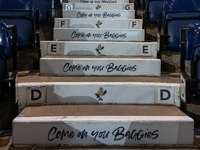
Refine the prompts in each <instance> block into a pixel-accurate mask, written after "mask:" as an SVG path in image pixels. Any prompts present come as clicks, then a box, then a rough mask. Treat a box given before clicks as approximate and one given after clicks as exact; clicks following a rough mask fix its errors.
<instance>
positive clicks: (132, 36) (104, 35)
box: [54, 28, 145, 42]
mask: <svg viewBox="0 0 200 150" xmlns="http://www.w3.org/2000/svg"><path fill="white" fill-rule="evenodd" d="M144 39H145V37H144V30H143V29H109V30H107V29H90V28H79V29H72V28H54V40H55V41H113V42H114V41H118V42H126V41H127V42H135V41H137V42H143V41H144Z"/></svg>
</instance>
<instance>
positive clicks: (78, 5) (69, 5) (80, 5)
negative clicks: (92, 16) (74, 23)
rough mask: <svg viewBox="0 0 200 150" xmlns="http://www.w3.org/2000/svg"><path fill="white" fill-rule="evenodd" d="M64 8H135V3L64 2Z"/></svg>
mask: <svg viewBox="0 0 200 150" xmlns="http://www.w3.org/2000/svg"><path fill="white" fill-rule="evenodd" d="M62 10H119V11H120V10H134V3H116V4H110V3H109V4H106V3H101V4H93V3H89V4H85V3H84V4H83V3H75V4H73V3H63V5H62Z"/></svg>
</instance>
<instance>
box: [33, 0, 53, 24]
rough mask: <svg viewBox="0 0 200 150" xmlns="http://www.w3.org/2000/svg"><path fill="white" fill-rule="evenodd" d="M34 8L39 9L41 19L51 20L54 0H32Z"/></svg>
mask: <svg viewBox="0 0 200 150" xmlns="http://www.w3.org/2000/svg"><path fill="white" fill-rule="evenodd" d="M33 4H34V7H35V9H39V11H40V20H41V21H52V20H53V18H54V15H55V12H54V0H33Z"/></svg>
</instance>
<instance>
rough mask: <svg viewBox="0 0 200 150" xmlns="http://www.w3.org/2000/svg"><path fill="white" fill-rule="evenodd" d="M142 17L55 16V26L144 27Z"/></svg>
mask: <svg viewBox="0 0 200 150" xmlns="http://www.w3.org/2000/svg"><path fill="white" fill-rule="evenodd" d="M142 24H143V23H142V19H121V20H120V19H76V18H55V23H54V28H97V29H98V28H101V29H142Z"/></svg>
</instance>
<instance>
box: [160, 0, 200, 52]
mask: <svg viewBox="0 0 200 150" xmlns="http://www.w3.org/2000/svg"><path fill="white" fill-rule="evenodd" d="M163 7H164V9H163V23H162V24H163V33H164V35H166V36H167V37H168V38H167V42H168V44H167V45H166V46H167V48H168V49H174V50H179V48H180V47H179V45H180V26H181V25H189V24H190V23H196V22H198V21H200V1H199V0H165V2H164V6H163Z"/></svg>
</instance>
